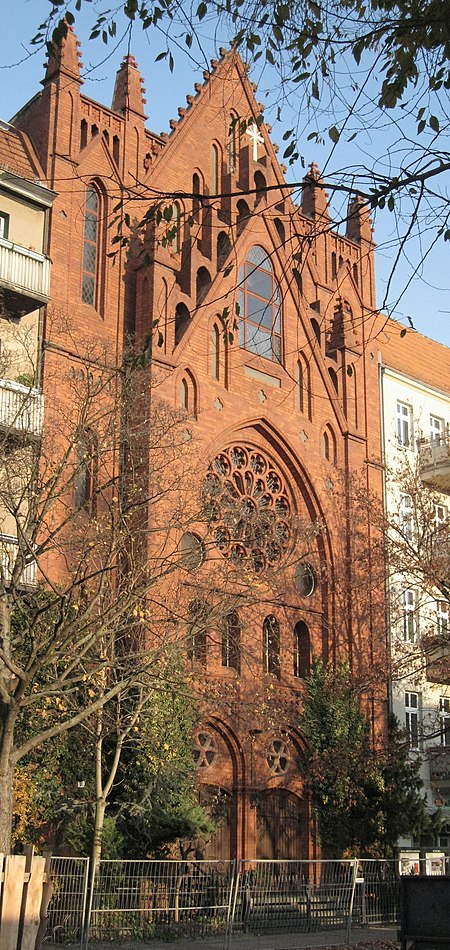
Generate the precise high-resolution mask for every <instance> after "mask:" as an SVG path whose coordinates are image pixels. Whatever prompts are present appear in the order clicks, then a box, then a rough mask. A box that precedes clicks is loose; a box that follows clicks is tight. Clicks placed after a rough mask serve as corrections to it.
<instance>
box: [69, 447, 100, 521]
mask: <svg viewBox="0 0 450 950" xmlns="http://www.w3.org/2000/svg"><path fill="white" fill-rule="evenodd" d="M97 476H98V443H97V438H96V436H95V434H94V433H93V432H91V430H89V429H88V430H87V431H86V432H85V433H84V434H83V435H82V436H81V438H80V439H79V440H78V442H77V445H76V461H75V478H74V496H75V497H74V502H75V508H77V509H78V510H79V511H80V510H82V509H84V510H85V511H87V512H88V514H90V515H94V514H95V509H96V492H97Z"/></svg>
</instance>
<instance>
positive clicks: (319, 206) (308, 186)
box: [302, 162, 329, 219]
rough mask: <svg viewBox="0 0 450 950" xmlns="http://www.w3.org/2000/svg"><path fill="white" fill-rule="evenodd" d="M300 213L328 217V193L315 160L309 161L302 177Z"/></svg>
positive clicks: (308, 216)
mask: <svg viewBox="0 0 450 950" xmlns="http://www.w3.org/2000/svg"><path fill="white" fill-rule="evenodd" d="M302 214H304V215H305V217H307V218H312V219H316V218H328V219H329V212H328V195H327V193H326V191H325V188H324V187H323V178H322V173H321V172H320V171H319V169H318V167H317V165H316V164H315V162H311V165H310V166H309V169H308V172H307V174H306V175H305V177H304V179H303V189H302Z"/></svg>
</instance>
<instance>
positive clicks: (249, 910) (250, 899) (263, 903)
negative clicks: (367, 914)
mask: <svg viewBox="0 0 450 950" xmlns="http://www.w3.org/2000/svg"><path fill="white" fill-rule="evenodd" d="M355 879H356V863H355V861H242V862H241V866H240V869H239V875H238V880H237V885H236V889H235V901H234V905H233V914H232V928H233V929H236V930H241V931H246V932H258V933H262V932H266V933H269V932H272V933H281V932H299V933H301V932H308V933H309V932H311V931H315V930H328V929H331V928H342V927H343V926H346V924H347V922H348V919H349V915H350V910H351V904H352V897H353V895H354V891H355Z"/></svg>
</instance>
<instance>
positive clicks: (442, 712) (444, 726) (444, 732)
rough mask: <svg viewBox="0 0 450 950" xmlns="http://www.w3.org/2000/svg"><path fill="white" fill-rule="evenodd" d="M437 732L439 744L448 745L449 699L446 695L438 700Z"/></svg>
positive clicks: (449, 740) (449, 738) (449, 742)
mask: <svg viewBox="0 0 450 950" xmlns="http://www.w3.org/2000/svg"><path fill="white" fill-rule="evenodd" d="M439 732H440V736H441V745H445V746H450V699H447V697H446V696H441V698H440V700H439Z"/></svg>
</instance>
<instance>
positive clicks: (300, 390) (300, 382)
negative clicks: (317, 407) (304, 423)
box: [296, 360, 305, 412]
mask: <svg viewBox="0 0 450 950" xmlns="http://www.w3.org/2000/svg"><path fill="white" fill-rule="evenodd" d="M296 370H297V409H298V411H299V412H304V411H305V393H304V386H305V382H304V378H303V377H304V374H303V366H302V364H301V362H300V360H298V361H297V366H296Z"/></svg>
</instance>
